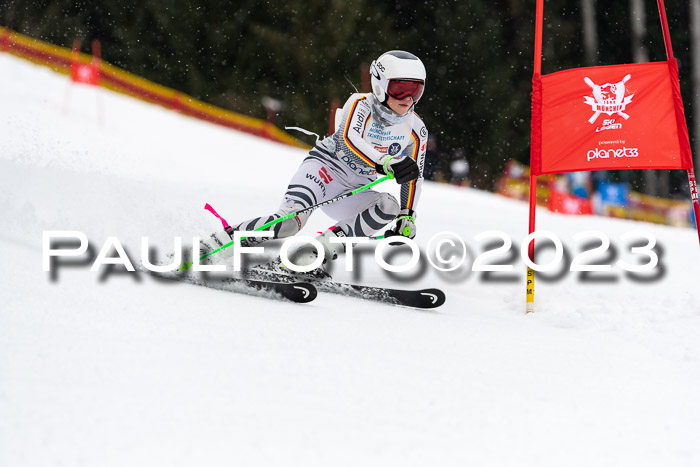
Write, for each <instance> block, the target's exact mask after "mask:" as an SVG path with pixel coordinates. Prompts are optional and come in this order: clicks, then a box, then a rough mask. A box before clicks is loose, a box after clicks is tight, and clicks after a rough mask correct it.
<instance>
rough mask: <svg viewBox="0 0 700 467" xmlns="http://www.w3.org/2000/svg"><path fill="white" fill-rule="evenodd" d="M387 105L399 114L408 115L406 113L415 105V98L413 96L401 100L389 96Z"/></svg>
mask: <svg viewBox="0 0 700 467" xmlns="http://www.w3.org/2000/svg"><path fill="white" fill-rule="evenodd" d="M386 105H387V106H389V108H390V109H391V110H393V111H394V112H396V113H397V114H399V115H406V112H408V110H409V109H410V108H411V106H412V105H413V98H412V97H411V96H406V97H405V98H403V99H401V100H399V99H394V98H393V97H391V96H387V99H386Z"/></svg>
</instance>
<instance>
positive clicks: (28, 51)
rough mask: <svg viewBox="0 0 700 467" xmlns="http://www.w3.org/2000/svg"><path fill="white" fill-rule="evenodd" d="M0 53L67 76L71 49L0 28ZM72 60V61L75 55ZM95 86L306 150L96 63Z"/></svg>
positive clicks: (263, 125)
mask: <svg viewBox="0 0 700 467" xmlns="http://www.w3.org/2000/svg"><path fill="white" fill-rule="evenodd" d="M0 51H2V52H6V53H9V54H12V55H15V56H17V57H21V58H24V59H26V60H30V61H32V62H34V63H37V64H40V65H44V66H48V67H50V68H51V69H52V70H54V71H57V72H60V73H65V74H69V73H70V71H71V64H72V61H71V49H67V48H64V47H59V46H56V45H52V44H49V43H47V42H43V41H40V40H38V39H34V38H31V37H28V36H25V35H23V34H19V33H17V32H14V31H12V30H10V29H7V28H3V27H0ZM73 59H74V60H75V55H74V56H73ZM77 60H78V61H79V62H80V63H83V64H89V63H91V61H92V56H90V55H87V54H82V53H80V54H77ZM99 85H100V86H103V87H105V88H107V89H111V90H112V91H116V92H119V93H122V94H127V95H130V96H133V97H136V98H138V99H141V100H144V101H146V102H151V103H154V104H158V105H162V106H164V107H167V108H169V109H172V110H175V111H177V112H179V113H181V114H184V115H188V116H190V117H195V118H198V119H201V120H205V121H207V122H211V123H216V124H218V125H223V126H226V127H229V128H233V129H236V130H240V131H244V132H246V133H250V134H253V135H255V136H259V137H262V138H266V139H269V140H272V141H276V142H278V143H283V144H288V145H291V146H296V147H300V148H305V149H306V148H308V147H309V146H308V145H307V144H305V143H303V142H301V141H299V140H297V139H296V138H294V137H292V136H291V135H289V134H287V133H285V132H284V131H282V130H280V129H279V128H277V127H276V126H274V125H272V124H271V123H268V122H266V121H264V120H260V119H257V118H252V117H246V116H245V115H241V114H237V113H235V112H230V111H228V110H224V109H221V108H218V107H215V106H213V105H209V104H206V103H204V102H201V101H198V100H196V99H194V98H192V97H190V96H188V95H186V94H183V93H181V92H178V91H176V90H174V89H170V88H167V87H165V86H161V85H159V84H156V83H153V82H151V81H148V80H146V79H143V78H141V77H139V76H136V75H133V74H131V73H129V72H126V71H124V70H121V69H119V68H117V67H115V66H113V65H110V64H109V63H106V62H104V61H100V62H99Z"/></svg>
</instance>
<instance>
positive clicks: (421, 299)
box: [312, 280, 445, 309]
mask: <svg viewBox="0 0 700 467" xmlns="http://www.w3.org/2000/svg"><path fill="white" fill-rule="evenodd" d="M312 283H313V284H314V285H315V286H316V288H317V289H318V290H319V291H321V292H329V293H335V294H340V295H346V296H351V297H357V298H361V299H364V300H372V301H378V302H383V303H390V304H393V305H401V306H408V307H412V308H422V309H430V308H437V307H439V306H441V305H442V304H444V303H445V293H444V292H443V291H442V290H440V289H435V288H432V289H421V290H407V289H392V288H389V287H377V286H370V285H357V284H349V283H346V282H336V281H333V280H318V281H312Z"/></svg>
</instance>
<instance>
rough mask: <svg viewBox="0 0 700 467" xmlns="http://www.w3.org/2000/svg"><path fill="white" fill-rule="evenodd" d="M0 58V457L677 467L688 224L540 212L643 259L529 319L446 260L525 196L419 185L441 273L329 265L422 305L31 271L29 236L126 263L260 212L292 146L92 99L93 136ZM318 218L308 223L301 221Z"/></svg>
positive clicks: (688, 395)
mask: <svg viewBox="0 0 700 467" xmlns="http://www.w3.org/2000/svg"><path fill="white" fill-rule="evenodd" d="M0 69H2V70H3V73H2V74H1V75H0V123H1V124H2V136H1V137H0V209H1V212H2V222H0V254H1V256H2V258H3V260H4V261H3V268H2V269H1V270H0V293H1V296H0V298H1V300H0V303H2V305H0V465H2V466H8V467H14V466H23V467H26V466H42V467H46V466H52V465H69V466H75V465H86V466H100V467H105V466H119V467H121V466H124V465H144V466H149V467H154V466H168V467H173V466H180V465H182V466H185V465H207V466H218V465H221V466H223V465H227V466H229V465H245V466H252V465H255V466H257V465H260V466H267V465H285V466H287V465H290V466H291V465H304V466H310V465H319V466H320V465H323V466H327V465H334V466H350V465H353V466H355V465H363V466H366V465H382V466H386V465H401V466H412V465H416V466H425V465H440V466H452V465H454V466H464V465H480V466H561V465H566V466H591V465H596V466H607V465H609V466H622V465H634V466H646V465H648V466H659V465H673V466H691V465H700V453H699V451H698V449H697V439H698V435H700V397H699V396H698V394H700V341H699V340H698V339H697V336H698V335H700V292H699V290H698V289H699V288H698V286H697V284H698V277H700V275H699V273H700V266H698V264H699V261H698V260H699V259H700V254H699V252H698V240H697V235H696V233H695V232H694V231H693V230H689V229H679V228H669V227H663V226H656V225H651V224H644V223H636V222H630V221H621V220H613V219H602V218H596V217H566V216H560V215H553V214H550V213H548V212H545V211H540V212H539V213H538V227H539V228H541V229H546V230H549V231H552V232H555V233H556V234H557V235H558V236H559V237H560V238H561V239H562V240H563V241H564V243H565V245H567V252H569V255H574V254H576V253H577V251H578V248H579V247H578V246H577V244H576V243H575V242H573V240H572V237H573V236H574V235H575V234H576V233H578V232H581V231H585V230H591V229H593V230H598V231H602V232H604V233H605V234H606V235H608V236H609V237H610V238H611V241H612V244H613V247H614V248H616V250H615V251H616V252H617V256H615V258H618V257H620V258H627V259H628V260H629V261H631V262H634V261H635V259H634V256H633V255H632V254H631V253H629V251H628V250H629V248H627V247H626V246H625V245H624V243H623V242H622V241H621V240H620V238H619V237H620V235H622V234H624V233H625V232H629V231H634V230H643V231H645V232H648V233H651V234H653V235H654V236H655V237H656V239H657V241H658V244H659V247H660V248H659V249H658V251H659V253H660V265H659V267H657V268H656V269H655V270H654V271H653V272H652V274H651V276H650V277H648V276H649V275H647V277H646V279H645V278H641V279H640V278H637V279H635V278H634V277H630V276H628V275H626V274H625V273H623V272H621V271H620V270H619V269H618V268H613V271H612V272H611V273H610V274H607V275H604V276H603V277H602V278H601V275H600V274H598V275H594V276H591V277H589V280H588V281H583V280H581V278H580V276H579V274H578V273H562V274H559V275H558V276H556V277H554V278H550V279H549V280H542V279H539V280H538V281H537V284H536V299H537V312H536V313H535V314H531V315H525V314H524V307H525V303H524V302H525V300H524V266H523V264H522V262H521V261H520V260H519V259H517V258H510V257H508V256H507V255H506V256H500V257H499V258H495V259H494V260H495V262H502V263H507V262H510V263H511V264H514V265H515V268H514V272H513V273H499V274H496V275H492V276H490V277H489V276H487V275H485V274H483V273H476V272H471V271H469V265H470V264H471V261H473V258H474V256H475V255H476V254H477V253H479V252H480V251H481V250H482V247H483V244H482V243H479V242H477V241H476V240H475V239H474V237H475V236H476V235H478V234H480V233H482V232H485V231H487V230H500V231H503V232H505V233H506V234H508V235H509V236H510V237H511V238H512V239H513V241H514V244H515V245H516V246H517V245H519V244H520V242H521V241H522V240H523V238H524V237H525V234H526V228H527V227H526V226H527V206H526V205H525V204H523V203H520V202H516V201H513V200H508V199H504V198H501V197H498V196H495V195H492V194H489V193H484V192H479V191H475V190H470V189H458V188H455V187H450V186H442V185H437V184H432V183H426V184H425V188H424V192H423V197H422V200H421V203H420V212H419V215H420V217H419V226H418V228H419V237H418V239H417V240H418V241H419V242H418V243H419V244H420V245H421V247H422V248H423V249H424V250H425V249H426V248H427V242H428V240H429V239H430V238H431V237H432V236H433V235H435V234H437V233H439V232H443V231H447V232H453V233H455V234H457V235H458V236H459V237H461V238H462V239H464V241H465V242H466V244H467V246H468V250H469V251H468V255H467V256H468V259H469V261H468V263H467V266H466V267H465V268H461V269H459V270H457V271H454V272H452V273H439V272H437V271H436V270H434V269H433V268H432V267H431V266H430V265H428V264H427V263H426V262H425V261H423V262H422V263H421V264H422V267H421V270H420V271H419V272H418V273H410V274H408V273H403V274H398V275H394V276H392V275H389V274H387V273H385V272H383V271H382V270H381V269H380V268H379V267H378V266H377V264H376V263H375V262H374V260H373V258H372V251H373V250H372V248H371V247H365V248H362V249H360V253H361V254H360V259H359V261H358V266H359V267H358V269H359V272H358V273H346V272H345V271H343V270H342V267H335V269H334V273H335V275H336V276H337V277H339V278H342V279H351V280H356V281H358V282H362V283H378V284H383V285H391V286H401V287H427V286H435V287H440V288H442V289H444V290H445V291H446V293H447V303H446V304H445V305H444V307H442V308H441V309H439V310H438V311H436V312H421V311H415V310H410V309H405V308H398V307H392V306H387V305H383V304H377V303H371V302H361V301H358V300H356V299H352V298H349V297H341V296H334V295H327V294H322V295H320V296H319V297H318V298H317V299H316V300H315V301H314V302H312V303H309V304H305V305H297V304H290V303H284V302H279V301H271V300H265V299H262V298H257V297H250V296H244V295H237V294H231V293H226V292H219V291H213V290H207V289H200V288H196V287H191V286H187V285H181V284H164V283H161V282H158V281H155V280H154V279H152V278H150V277H145V276H142V275H139V274H134V273H126V272H123V271H122V270H121V269H119V268H115V269H112V270H110V269H108V268H102V269H101V270H100V271H98V272H90V265H91V263H90V261H88V260H81V261H78V262H77V263H74V264H72V265H62V266H59V267H58V268H57V270H54V272H53V273H45V272H43V271H42V243H41V242H42V232H43V231H46V230H78V231H82V232H84V233H85V234H86V235H87V236H88V238H89V239H90V245H91V247H92V248H93V252H94V253H96V252H97V251H99V249H100V248H101V246H102V244H103V243H104V242H105V240H106V239H107V237H109V236H116V237H117V238H118V239H119V240H120V241H121V242H122V243H123V244H124V246H125V248H126V250H127V252H128V253H129V256H130V258H131V259H132V260H133V261H134V262H135V263H138V262H139V257H140V253H139V241H140V237H142V236H148V237H149V238H150V240H151V242H152V244H154V245H155V246H156V247H157V250H158V251H159V252H165V251H168V250H169V249H172V241H173V237H175V236H182V237H185V238H189V237H191V236H193V235H200V236H203V235H208V234H209V233H210V232H212V231H214V230H216V229H218V228H219V224H218V221H217V220H216V219H215V218H214V217H212V216H211V215H210V214H209V213H207V212H206V211H204V210H203V209H202V206H203V205H204V203H206V202H209V203H210V204H212V205H213V206H214V207H216V209H217V210H218V211H219V212H220V213H221V214H222V215H223V216H224V217H226V218H227V219H228V220H229V221H230V222H232V223H233V222H234V221H236V220H241V219H244V218H248V217H253V216H255V215H260V214H262V213H267V212H272V211H273V210H274V209H275V208H276V206H277V204H278V202H279V200H280V197H281V195H282V193H283V192H284V189H285V187H286V184H287V182H288V179H289V177H290V176H291V174H292V173H293V171H294V170H295V168H296V166H297V165H298V163H299V162H300V161H301V159H302V158H303V157H304V152H303V151H299V150H297V149H293V148H288V147H285V146H282V145H279V144H275V143H270V142H266V141H264V140H260V139H256V138H254V137H251V136H248V135H245V134H242V133H238V132H235V131H232V130H228V129H225V128H220V127H216V126H212V125H209V124H206V123H202V122H199V121H197V120H193V119H190V118H186V117H182V116H180V115H178V114H176V113H174V112H171V111H167V110H165V109H162V108H159V107H155V106H150V105H146V104H143V103H141V102H138V101H134V100H131V99H129V98H126V97H124V96H121V95H116V94H113V93H110V92H108V91H104V90H101V91H99V96H100V97H99V98H100V99H102V101H103V105H104V118H103V121H102V122H101V123H100V122H99V121H98V118H97V117H98V111H97V99H98V97H97V96H98V91H96V90H95V89H92V88H85V87H82V86H72V87H71V86H70V85H69V82H68V80H67V78H66V77H65V76H62V75H58V74H54V73H52V72H51V71H49V70H47V69H45V68H41V67H37V66H35V65H32V64H29V63H26V62H23V61H20V60H18V59H16V58H14V57H11V56H8V55H6V54H0ZM69 88H70V89H71V91H70V102H69V105H68V106H67V111H65V110H64V107H66V105H65V104H66V101H65V98H66V94H67V92H68V89H69ZM427 121H428V122H429V121H430V118H427ZM386 188H387V189H395V188H394V187H390V186H387V187H386ZM330 222H331V220H330V219H329V218H327V217H325V215H324V214H323V213H320V212H318V213H315V214H314V215H313V216H312V218H311V220H310V222H309V224H308V225H307V226H306V227H305V229H304V233H306V234H308V235H313V234H314V232H316V231H318V230H321V229H323V228H325V227H327V226H328V225H330ZM270 248H271V249H270V254H274V252H275V248H279V243H277V244H273V245H272V246H271V247H270ZM514 251H515V250H514ZM548 256H549V257H551V250H549V251H543V254H542V260H541V261H542V262H546V261H547V257H548ZM402 258H403V259H406V258H405V256H403V254H399V255H398V256H397V258H395V259H396V260H397V261H400V260H401V259H402ZM598 260H607V262H608V263H610V262H611V258H610V257H605V256H602V257H599V258H598Z"/></svg>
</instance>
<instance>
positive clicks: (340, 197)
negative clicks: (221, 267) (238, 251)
mask: <svg viewBox="0 0 700 467" xmlns="http://www.w3.org/2000/svg"><path fill="white" fill-rule="evenodd" d="M393 178H394V174H393V173H390V174H388V175H385V176H384V177H382V178H378V179H377V180H375V181H373V182H370V183H368V184H367V185H363V186H361V187H359V188H356V189H354V190H352V191H349V192H347V193H343V194H342V195H338V196H336V197H335V198H331V199H329V200H326V201H323V202H321V203H318V204H314V205H313V206H309V207H308V208H304V209H301V210H299V211H296V212H292V213H289V214H287V215H286V216H282V217H279V218H277V219H274V220H272V221H270V222H268V223H267V224H264V225H261V226H260V227H258V228H257V229H255V231H260V230H265V229H267V228H268V227H271V226H273V225H275V224H279V223H280V222H283V221H286V220H287V219H291V218H292V217H296V216H298V215H299V214H303V213H305V212H312V211H315V210H316V209H318V208H320V207H323V206H326V205H327V204H331V203H335V202H336V201H340V200H341V199H345V198H349V197H350V196H352V195H355V194H357V193H359V192H361V191H365V190H367V189H369V188H372V187H373V186H375V185H378V184H380V183H382V182H384V181H386V180H389V179H393ZM244 238H248V237H241V240H243V239H244ZM234 243H235V242H233V241H231V242H229V243H227V244H226V245H224V246H222V247H221V248H217V249H216V250H212V251H210V252H209V253H207V254H206V255H204V256H202V257H201V258H199V260H200V261H202V260H203V259H205V258H208V257H209V256H212V255H214V254H216V253H218V252H220V251H221V250H224V249H226V248H228V247H230V246H231V245H233V244H234ZM190 267H192V263H191V262H189V263H183V264H182V266H180V268H179V269H178V271H182V270H187V269H189V268H190Z"/></svg>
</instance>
